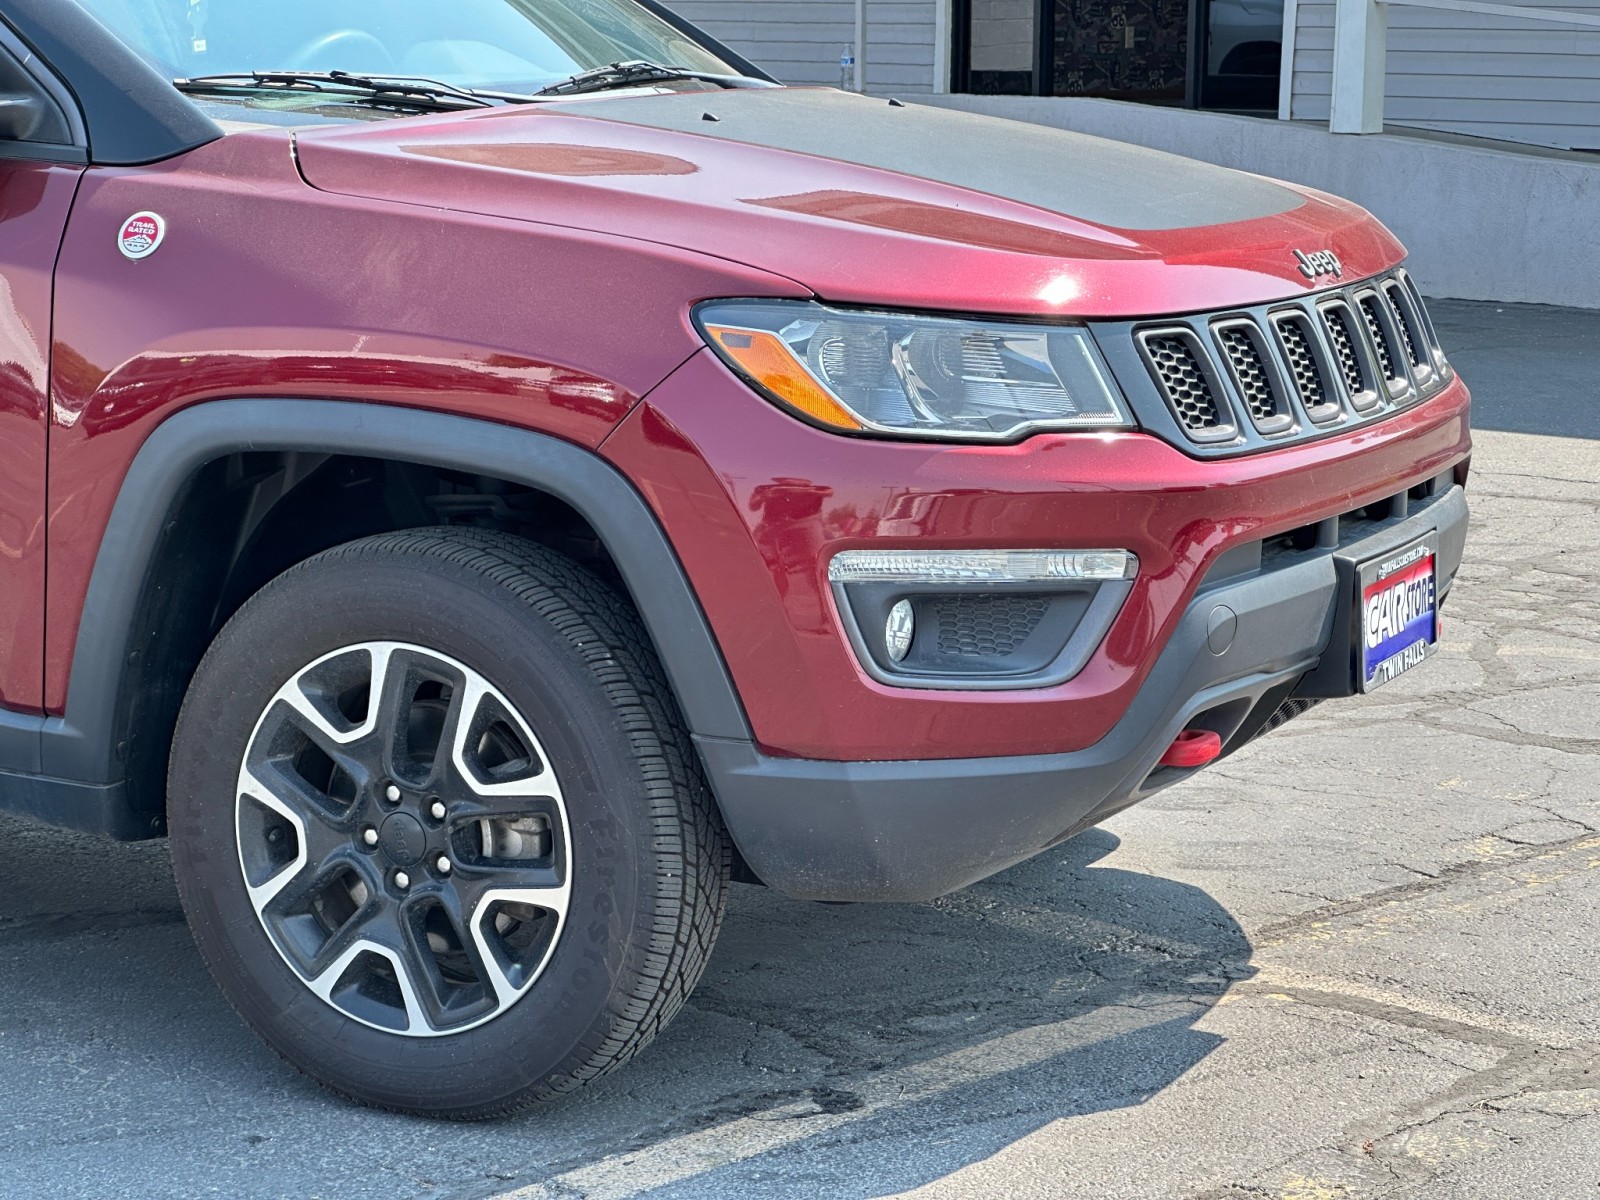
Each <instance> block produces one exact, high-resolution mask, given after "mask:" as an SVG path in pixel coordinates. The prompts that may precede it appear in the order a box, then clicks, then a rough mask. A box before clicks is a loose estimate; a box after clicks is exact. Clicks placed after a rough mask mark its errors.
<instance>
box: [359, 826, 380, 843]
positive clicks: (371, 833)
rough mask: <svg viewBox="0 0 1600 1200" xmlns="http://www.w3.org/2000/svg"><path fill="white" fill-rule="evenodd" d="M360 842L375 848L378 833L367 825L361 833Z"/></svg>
mask: <svg viewBox="0 0 1600 1200" xmlns="http://www.w3.org/2000/svg"><path fill="white" fill-rule="evenodd" d="M361 840H362V841H363V842H365V843H366V844H367V845H369V846H376V845H377V844H378V831H377V830H376V829H374V828H373V827H372V826H371V825H368V826H367V827H366V828H365V829H363V830H362V831H361Z"/></svg>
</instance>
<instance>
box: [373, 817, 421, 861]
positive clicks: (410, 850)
mask: <svg viewBox="0 0 1600 1200" xmlns="http://www.w3.org/2000/svg"><path fill="white" fill-rule="evenodd" d="M378 845H379V846H381V847H382V848H383V852H384V854H386V855H388V857H389V861H390V862H392V863H394V865H395V866H397V867H413V866H415V865H416V864H417V863H419V862H421V861H422V857H423V855H424V854H426V853H427V852H428V832H427V830H425V829H423V828H422V822H421V821H419V820H417V819H416V818H415V817H413V816H409V815H408V814H406V813H395V814H394V815H393V816H391V817H389V819H388V820H386V821H384V823H383V828H382V829H381V830H380V831H379V833H378Z"/></svg>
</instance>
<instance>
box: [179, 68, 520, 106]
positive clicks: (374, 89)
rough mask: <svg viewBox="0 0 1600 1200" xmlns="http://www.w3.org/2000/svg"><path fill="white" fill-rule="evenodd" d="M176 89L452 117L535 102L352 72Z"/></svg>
mask: <svg viewBox="0 0 1600 1200" xmlns="http://www.w3.org/2000/svg"><path fill="white" fill-rule="evenodd" d="M172 86H173V87H175V88H177V89H178V90H179V91H180V92H185V93H188V94H190V95H201V94H205V93H215V92H228V91H236V90H244V91H257V90H259V91H280V90H281V91H292V90H295V89H307V90H310V91H313V92H327V93H329V94H331V95H335V96H341V97H345V96H350V97H357V98H360V99H368V100H373V101H376V102H377V103H380V104H405V105H408V106H411V107H415V108H425V109H440V110H445V111H451V110H456V109H462V108H493V107H494V106H495V104H496V102H497V101H498V102H500V103H526V102H527V101H528V100H530V99H532V97H530V96H522V95H518V94H516V93H514V92H479V91H472V90H469V89H467V88H459V87H456V86H455V85H454V84H449V83H441V82H440V81H439V80H437V79H419V78H414V77H412V76H409V75H352V74H351V73H350V72H348V71H240V72H238V73H236V74H230V75H197V76H195V77H194V78H191V79H174V80H173V81H172Z"/></svg>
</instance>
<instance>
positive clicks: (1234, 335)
mask: <svg viewBox="0 0 1600 1200" xmlns="http://www.w3.org/2000/svg"><path fill="white" fill-rule="evenodd" d="M1217 341H1218V342H1220V343H1221V344H1222V352H1223V354H1225V355H1226V356H1227V360H1228V366H1229V368H1230V369H1231V370H1232V372H1233V381H1234V382H1235V383H1236V384H1238V386H1239V397H1240V399H1242V400H1243V401H1244V406H1245V409H1246V410H1247V411H1248V412H1249V413H1250V419H1251V420H1252V421H1254V422H1255V424H1256V428H1257V429H1260V430H1263V431H1266V430H1268V429H1271V428H1273V427H1274V426H1276V425H1280V424H1282V423H1283V420H1284V418H1286V417H1287V416H1288V413H1287V409H1286V406H1285V405H1284V403H1283V397H1282V395H1281V394H1280V388H1279V385H1278V384H1277V382H1276V381H1275V380H1274V379H1273V377H1272V370H1271V368H1269V367H1268V366H1267V358H1266V355H1265V354H1263V353H1262V347H1260V346H1258V345H1257V344H1256V335H1255V333H1254V332H1253V331H1252V330H1251V328H1250V327H1249V326H1248V325H1245V324H1235V325H1226V326H1221V327H1219V328H1218V329H1217Z"/></svg>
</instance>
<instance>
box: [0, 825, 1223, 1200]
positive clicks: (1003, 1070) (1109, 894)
mask: <svg viewBox="0 0 1600 1200" xmlns="http://www.w3.org/2000/svg"><path fill="white" fill-rule="evenodd" d="M0 833H3V834H4V835H6V836H7V837H8V838H9V841H10V844H11V845H12V847H13V849H14V851H15V852H16V853H15V855H14V860H13V862H14V866H13V868H11V869H10V870H8V884H9V885H10V886H8V888H7V889H5V890H4V894H3V896H0V1070H4V1072H5V1074H6V1076H7V1078H8V1079H9V1080H11V1081H13V1082H12V1084H11V1086H10V1088H9V1094H8V1101H7V1103H6V1105H5V1106H4V1107H3V1110H0V1111H3V1115H4V1116H5V1121H4V1122H0V1124H3V1125H4V1126H5V1128H4V1129H0V1194H3V1195H6V1196H8V1197H10V1196H16V1197H28V1196H44V1195H52V1196H54V1195H83V1196H91V1195H109V1194H113V1192H115V1191H116V1189H118V1188H126V1187H131V1188H132V1189H133V1191H134V1192H136V1193H137V1194H139V1195H140V1196H141V1197H144V1198H145V1200H155V1198H158V1197H168V1196H171V1197H188V1196H194V1195H199V1194H203V1193H209V1192H210V1191H212V1190H213V1189H214V1188H215V1187H216V1186H217V1184H218V1181H219V1180H221V1181H225V1183H226V1187H227V1190H228V1191H229V1192H230V1193H231V1194H233V1195H235V1196H237V1197H240V1198H241V1200H244V1198H246V1197H254V1196H280V1195H311V1194H321V1195H337V1196H340V1197H341V1198H343V1200H361V1198H365V1197H369V1196H370V1197H374V1198H377V1197H382V1198H383V1200H393V1198H397V1197H413V1196H415V1197H422V1196H428V1197H439V1196H446V1197H453V1198H462V1200H466V1198H469V1197H487V1196H494V1195H500V1194H504V1193H507V1192H517V1193H518V1194H519V1195H526V1196H531V1197H542V1196H546V1195H548V1196H570V1195H574V1194H579V1195H585V1196H591V1197H596V1198H599V1197H608V1196H609V1197H633V1196H641V1195H647V1196H651V1197H653V1198H656V1200H666V1198H668V1197H689V1196H694V1197H720V1196H725V1195H737V1194H755V1195H761V1196H763V1197H787V1196H795V1197H800V1196H804V1197H807V1200H811V1198H813V1197H816V1196H819V1195H825V1196H828V1197H830V1198H833V1197H851V1196H859V1197H871V1196H881V1195H886V1194H890V1193H893V1192H897V1191H901V1190H904V1189H907V1188H911V1187H915V1186H917V1185H919V1184H921V1183H925V1182H928V1181H930V1180H934V1179H938V1178H940V1177H942V1176H944V1175H947V1174H949V1173H950V1172H952V1171H955V1170H957V1169H959V1168H961V1167H963V1166H965V1165H967V1164H969V1163H971V1162H974V1161H978V1160H980V1159H982V1158H985V1157H988V1156H989V1155H991V1154H993V1153H995V1152H996V1151H998V1150H1000V1149H1001V1148H1003V1147H1004V1146H1006V1145H1008V1144H1009V1143H1011V1142H1013V1141H1015V1140H1017V1139H1018V1138H1019V1137H1022V1136H1024V1135H1026V1134H1028V1133H1030V1132H1032V1131H1033V1130H1036V1129H1038V1128H1039V1127H1041V1126H1042V1125H1044V1124H1047V1123H1048V1122H1050V1121H1052V1120H1056V1119H1058V1118H1062V1117H1068V1116H1076V1115H1081V1114H1088V1113H1095V1112H1104V1111H1110V1110H1115V1109H1119V1108H1124V1107H1127V1106H1130V1105H1136V1104H1138V1103H1140V1102H1141V1101H1143V1100H1145V1099H1146V1098H1148V1097H1149V1096H1151V1095H1153V1094H1154V1093H1156V1092H1158V1091H1160V1090H1161V1089H1162V1088H1164V1087H1166V1086H1167V1085H1169V1084H1170V1083H1172V1082H1173V1081H1174V1080H1176V1079H1178V1078H1179V1077H1180V1076H1182V1075H1183V1074H1184V1073H1185V1072H1187V1071H1188V1070H1190V1069H1191V1068H1192V1067H1194V1066H1195V1065H1196V1064H1197V1063H1199V1062H1200V1061H1201V1060H1202V1059H1204V1058H1205V1057H1206V1055H1207V1054H1208V1053H1210V1051H1211V1050H1212V1049H1213V1048H1214V1047H1216V1046H1217V1045H1218V1043H1219V1041H1220V1039H1219V1038H1218V1037H1217V1036H1215V1035H1213V1034H1211V1033H1208V1032H1206V1031H1204V1030H1202V1029H1198V1028H1196V1022H1197V1021H1199V1020H1200V1019H1201V1018H1202V1017H1203V1016H1204V1014H1205V1013H1206V1012H1207V1011H1208V1010H1209V1009H1210V1007H1211V1006H1212V1005H1214V1004H1215V1003H1216V1002H1217V1000H1218V999H1219V997H1220V996H1221V995H1222V994H1223V993H1224V992H1225V991H1226V990H1227V988H1228V986H1229V984H1230V983H1231V982H1232V981H1233V980H1236V979H1241V978H1245V977H1247V976H1248V975H1249V974H1250V973H1251V969H1250V967H1249V966H1248V963H1249V961H1250V958H1251V948H1250V945H1249V943H1248V941H1247V940H1246V938H1245V935H1244V933H1243V932H1242V931H1241V929H1240V928H1239V926H1238V924H1237V923H1236V922H1235V921H1234V920H1233V918H1232V917H1231V916H1230V915H1229V914H1228V913H1227V912H1226V911H1225V910H1224V909H1222V908H1221V907H1220V906H1219V905H1218V904H1217V903H1216V902H1215V901H1214V900H1213V899H1211V897H1210V896H1208V895H1207V894H1206V893H1204V892H1203V891H1201V890H1199V889H1197V888H1194V887H1190V886H1188V885H1185V884H1181V883H1177V882H1173V881H1171V880H1166V879H1161V878H1156V877H1152V876H1149V875H1143V874H1138V873H1135V872H1131V871H1125V870H1120V869H1117V868H1115V867H1110V866H1101V865H1098V861H1099V860H1100V859H1102V858H1103V857H1104V856H1105V855H1106V854H1108V853H1109V852H1110V851H1111V850H1113V849H1114V848H1115V847H1116V845H1117V840H1116V838H1115V837H1113V836H1112V835H1110V834H1108V833H1106V832H1104V831H1102V830H1095V831H1091V832H1089V833H1087V834H1085V835H1083V836H1082V837H1080V838H1078V839H1075V840H1074V841H1072V842H1070V843H1068V844H1066V845H1065V846H1062V847H1060V848H1058V849H1056V850H1054V851H1052V852H1050V853H1048V854H1045V855H1042V856H1040V857H1039V858H1037V859H1035V860H1033V861H1031V862H1029V863H1025V864H1023V865H1021V866H1018V867H1015V868H1013V869H1012V870H1010V871H1008V872H1005V873H1004V874H1002V875H1000V876H997V877H996V878H994V879H991V880H988V881H985V882H984V883H981V884H979V885H976V886H975V887H973V888H971V889H968V890H967V891H965V892H961V893H958V894H957V895H955V896H950V897H946V898H944V899H942V900H939V901H935V902H933V903H929V904H919V905H883V906H877V905H855V906H829V905H821V904H807V903H802V902H798V901H793V900H788V899H786V898H784V897H781V896H776V895H773V894H771V893H768V892H765V891H762V890H761V889H757V888H748V887H740V888H737V889H735V895H734V899H733V903H732V906H731V909H730V913H729V917H728V921H727V923H726V925H725V927H724V933H723V938H722V942H721V944H720V945H719V946H718V948H717V951H716V953H715V955H714V956H713V959H712V962H711V966H710V969H709V970H708V972H707V974H706V977H705V979H704V981H703V982H702V984H701V986H700V988H699V989H698V990H697V992H696V993H695V995H694V997H693V998H692V999H691V1001H690V1004H689V1006H688V1008H687V1009H686V1010H685V1011H684V1012H683V1014H682V1015H680V1017H679V1018H678V1019H677V1021H676V1022H675V1023H674V1024H673V1025H672V1026H671V1027H670V1028H669V1029H668V1030H667V1031H666V1033H665V1034H663V1036H662V1037H661V1038H660V1040H659V1041H658V1042H657V1043H656V1044H655V1045H654V1046H653V1047H651V1048H650V1049H649V1050H648V1051H646V1052H645V1053H644V1054H642V1055H641V1056H640V1057H639V1058H638V1059H636V1060H635V1061H634V1062H633V1063H631V1064H629V1065H628V1066H626V1067H625V1068H623V1069H622V1070H621V1071H619V1072H617V1073H616V1074H614V1075H612V1076H610V1077H608V1078H607V1079H605V1080H602V1081H600V1082H599V1083H598V1084H596V1085H594V1086H592V1087H590V1088H587V1089H585V1090H584V1091H582V1092H580V1093H579V1094H577V1095H576V1096H573V1097H571V1098H569V1099H567V1100H564V1101H562V1102H560V1103H557V1104H553V1105H550V1106H546V1107H541V1108H538V1109H535V1110H532V1111H530V1112H529V1113H527V1114H526V1115H524V1116H522V1117H519V1118H517V1119H514V1120H508V1121H502V1122H491V1123H486V1124H477V1125H452V1124H445V1123H438V1122H424V1121H419V1120H416V1119H413V1118H407V1117H400V1116H395V1115H393V1114H388V1113H380V1112H373V1111H370V1110H364V1109H360V1108H357V1107H355V1106H353V1105H350V1104H347V1103H346V1102H344V1101H342V1100H340V1099H338V1098H337V1097H335V1096H332V1095H331V1094H329V1093H327V1092H324V1091H322V1090H321V1089H319V1088H318V1087H316V1086H315V1085H314V1084H312V1083H311V1082H310V1081H308V1080H306V1079H304V1078H302V1077H300V1076H298V1075H297V1074H296V1073H295V1072H294V1071H293V1070H292V1069H290V1068H288V1067H287V1066H285V1065H283V1064H281V1063H280V1062H279V1061H278V1060H277V1059H276V1057H275V1056H274V1055H273V1054H272V1052H271V1051H270V1050H268V1049H267V1048H266V1047H265V1046H263V1045H261V1044H260V1043H259V1042H258V1041H257V1040H256V1038H255V1037H254V1036H253V1035H252V1034H251V1033H250V1032H249V1031H248V1030H246V1029H245V1027H244V1026H243V1025H242V1023H240V1022H239V1021H238V1020H237V1019H236V1018H235V1017H234V1016H233V1014H232V1013H231V1012H229V1011H228V1008H227V1005H226V1004H225V1002H224V1001H223V1000H222V998H221V996H220V995H219V994H218V993H217V991H216V990H215V988H214V987H213V986H212V985H211V983H210V981H209V979H207V978H206V973H205V970H204V968H203V967H202V966H201V964H200V962H199V957H198V954H197V953H196V952H195V950H194V947H193V943H192V942H191V941H190V939H189V935H188V930H187V929H186V928H185V927H184V925H183V923H182V915H181V913H180V912H179V910H178V906H177V897H176V895H175V892H174V889H173V885H172V878H171V874H170V868H169V866H168V864H167V859H166V851H165V846H164V845H163V844H161V843H149V844H144V845H138V846H111V845H109V844H107V843H104V842H100V841H97V840H96V839H93V838H82V837H79V836H78V835H73V834H64V833H61V832H60V831H55V830H48V829H44V828H42V827H37V826H29V825H25V824H22V823H20V822H12V821H10V820H8V819H0ZM108 980H114V981H115V984H114V986H108ZM330 1130H334V1131H337V1132H336V1133H330ZM419 1132H420V1133H421V1136H420V1137H419ZM330 1137H331V1138H332V1140H331V1141H330ZM69 1164H70V1165H69ZM69 1180H72V1181H75V1182H70V1183H69V1182H68V1181H69ZM74 1188H76V1189H77V1190H73V1189H74ZM524 1189H526V1190H524ZM118 1194H121V1193H118ZM129 1194H132V1193H129Z"/></svg>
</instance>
